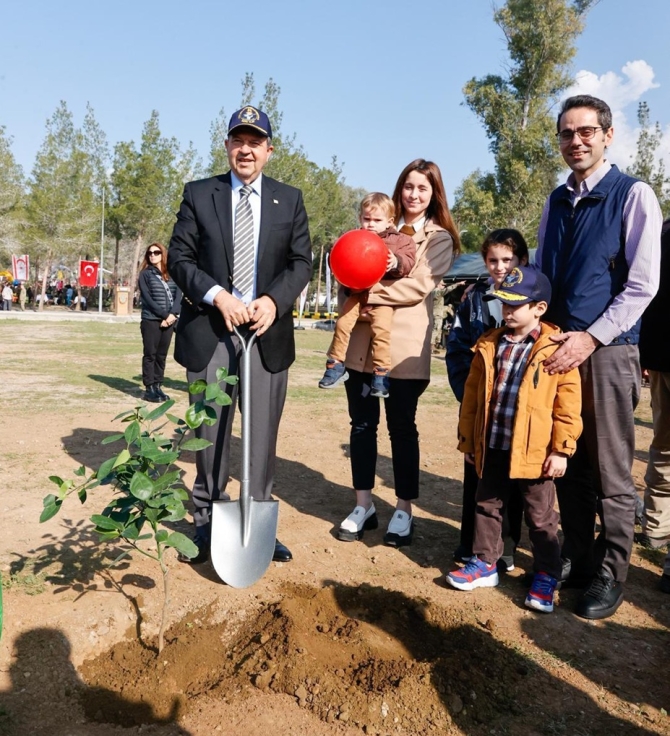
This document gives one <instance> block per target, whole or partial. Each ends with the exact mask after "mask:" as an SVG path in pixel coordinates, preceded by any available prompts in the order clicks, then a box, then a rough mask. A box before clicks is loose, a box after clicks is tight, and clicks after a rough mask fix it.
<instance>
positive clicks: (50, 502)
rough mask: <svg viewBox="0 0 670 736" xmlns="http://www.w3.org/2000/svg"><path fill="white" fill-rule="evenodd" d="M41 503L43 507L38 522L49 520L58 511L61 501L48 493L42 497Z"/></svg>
mask: <svg viewBox="0 0 670 736" xmlns="http://www.w3.org/2000/svg"><path fill="white" fill-rule="evenodd" d="M43 503H44V508H43V509H42V513H41V514H40V524H41V523H42V522H44V521H49V519H51V518H52V517H53V516H55V515H56V514H57V513H58V512H59V511H60V507H61V506H62V504H63V501H62V500H61V499H60V498H56V496H54V495H53V494H49V495H48V496H46V497H45V498H44V501H43Z"/></svg>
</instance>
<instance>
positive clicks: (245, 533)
mask: <svg viewBox="0 0 670 736" xmlns="http://www.w3.org/2000/svg"><path fill="white" fill-rule="evenodd" d="M246 327H247V329H246V330H245V332H246V338H245V336H244V335H243V334H242V331H241V330H239V329H238V328H237V327H235V326H234V327H233V330H234V332H235V334H236V335H237V337H238V339H239V341H240V345H241V346H242V358H241V362H242V371H241V373H242V375H241V383H242V385H241V386H240V389H241V391H242V401H241V404H242V420H241V421H242V467H241V472H240V512H241V516H242V544H243V545H244V546H246V545H247V542H248V541H249V524H250V520H251V513H250V511H251V509H250V504H251V492H250V489H249V485H250V480H249V474H250V469H251V425H250V419H251V386H250V383H251V346H252V345H253V344H254V342H255V341H256V338H257V337H258V333H257V332H254V331H252V330H250V329H248V326H246Z"/></svg>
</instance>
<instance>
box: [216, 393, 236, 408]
mask: <svg viewBox="0 0 670 736" xmlns="http://www.w3.org/2000/svg"><path fill="white" fill-rule="evenodd" d="M214 401H215V402H216V403H217V404H218V405H219V406H230V405H231V404H232V403H233V400H232V399H231V398H230V396H228V394H226V393H223V392H221V394H220V395H219V396H217V397H216V398H215V399H214Z"/></svg>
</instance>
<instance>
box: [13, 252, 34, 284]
mask: <svg viewBox="0 0 670 736" xmlns="http://www.w3.org/2000/svg"><path fill="white" fill-rule="evenodd" d="M12 271H13V272H14V281H27V280H28V273H29V271H30V257H29V256H12Z"/></svg>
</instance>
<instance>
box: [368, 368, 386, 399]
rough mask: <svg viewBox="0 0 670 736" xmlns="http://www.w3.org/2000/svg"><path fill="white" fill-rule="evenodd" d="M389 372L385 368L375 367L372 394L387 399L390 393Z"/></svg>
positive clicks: (371, 386) (371, 387)
mask: <svg viewBox="0 0 670 736" xmlns="http://www.w3.org/2000/svg"><path fill="white" fill-rule="evenodd" d="M388 375H389V372H388V371H387V370H384V369H383V368H375V372H374V374H373V375H372V383H371V384H370V389H371V391H370V396H376V397H378V398H380V399H386V398H388V395H389V379H388Z"/></svg>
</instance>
